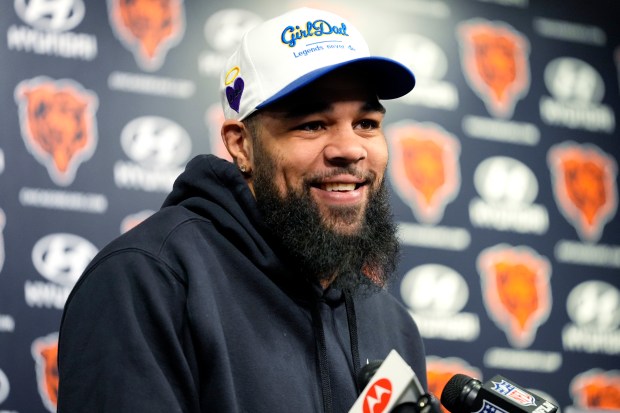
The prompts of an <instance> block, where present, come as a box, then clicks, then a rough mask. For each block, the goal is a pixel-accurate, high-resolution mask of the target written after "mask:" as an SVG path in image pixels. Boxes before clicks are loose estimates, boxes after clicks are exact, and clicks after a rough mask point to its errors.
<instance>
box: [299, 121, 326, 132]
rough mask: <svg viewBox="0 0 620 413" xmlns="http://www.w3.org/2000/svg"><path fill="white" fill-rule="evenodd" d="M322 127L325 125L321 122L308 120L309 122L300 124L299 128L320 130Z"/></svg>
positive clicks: (307, 130)
mask: <svg viewBox="0 0 620 413" xmlns="http://www.w3.org/2000/svg"><path fill="white" fill-rule="evenodd" d="M322 127H323V125H322V124H321V122H308V123H304V124H302V125H299V126H298V128H297V129H299V130H303V131H306V132H316V131H318V130H321V128H322Z"/></svg>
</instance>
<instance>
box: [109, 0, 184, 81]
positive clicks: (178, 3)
mask: <svg viewBox="0 0 620 413" xmlns="http://www.w3.org/2000/svg"><path fill="white" fill-rule="evenodd" d="M108 11H109V17H110V25H111V26H112V29H113V31H114V33H115V35H116V37H117V38H118V39H119V40H120V41H121V43H122V44H123V45H124V46H125V47H126V48H127V49H129V50H130V51H132V53H133V54H134V57H135V59H136V62H137V63H138V66H140V68H142V69H143V70H147V71H155V70H157V69H159V68H160V67H161V66H162V64H163V63H164V60H165V56H166V54H167V53H168V50H170V49H171V48H172V47H174V46H176V45H177V44H178V43H179V42H180V41H181V38H182V37H183V33H184V32H185V17H184V6H183V0H108Z"/></svg>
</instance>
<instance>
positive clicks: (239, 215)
mask: <svg viewBox="0 0 620 413" xmlns="http://www.w3.org/2000/svg"><path fill="white" fill-rule="evenodd" d="M175 206H178V207H183V208H186V209H188V210H190V211H192V212H193V213H195V214H197V215H199V216H201V217H203V218H205V219H207V220H209V221H210V222H211V223H212V224H213V225H214V226H215V227H216V228H217V229H218V231H219V232H220V233H221V234H222V235H223V236H224V237H225V238H226V239H228V240H230V242H231V243H233V244H234V245H235V247H236V248H237V249H239V250H240V251H241V252H242V253H243V254H244V255H245V256H246V257H247V258H249V259H250V260H251V261H252V262H253V263H254V264H255V265H256V266H257V267H258V268H259V269H261V270H262V271H263V272H264V273H265V274H267V275H268V276H269V278H271V279H273V280H274V281H275V282H277V283H278V284H279V285H280V286H281V287H283V288H285V289H287V290H289V293H293V290H295V291H297V293H296V294H294V295H296V296H298V297H301V296H303V297H308V292H310V291H316V289H314V288H312V287H311V286H310V285H309V283H308V282H307V281H305V280H302V279H301V278H300V277H299V274H297V273H296V272H295V271H294V270H293V269H294V268H295V265H294V263H292V262H291V261H290V259H289V258H288V257H289V256H288V253H287V252H286V251H285V250H284V249H283V248H281V247H280V243H279V241H278V240H277V239H276V238H274V237H273V235H272V234H271V231H269V229H268V228H267V226H266V225H265V223H264V222H263V219H262V217H261V214H260V212H259V211H258V207H257V205H256V199H255V198H254V195H252V192H251V191H250V188H249V186H248V184H247V182H246V181H245V179H244V178H243V176H242V175H241V172H240V171H239V170H238V168H237V167H236V166H235V165H234V164H232V163H231V162H229V161H227V160H224V159H221V158H218V157H217V156H214V155H198V156H196V157H195V158H193V159H192V160H191V161H190V162H189V163H188V164H187V166H186V168H185V171H184V172H183V173H182V174H181V175H179V177H178V178H177V179H176V181H175V182H174V186H173V189H172V191H171V192H170V194H169V195H168V197H167V198H166V199H165V201H164V203H163V204H162V208H166V207H175ZM313 295H314V294H313Z"/></svg>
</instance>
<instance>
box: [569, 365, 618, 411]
mask: <svg viewBox="0 0 620 413" xmlns="http://www.w3.org/2000/svg"><path fill="white" fill-rule="evenodd" d="M570 393H571V397H572V398H573V403H574V405H575V406H577V407H581V408H584V409H601V410H610V411H611V410H619V409H620V370H609V371H605V370H601V369H592V370H588V371H586V372H584V373H581V374H579V375H577V376H576V377H575V378H574V379H573V380H572V382H571V384H570Z"/></svg>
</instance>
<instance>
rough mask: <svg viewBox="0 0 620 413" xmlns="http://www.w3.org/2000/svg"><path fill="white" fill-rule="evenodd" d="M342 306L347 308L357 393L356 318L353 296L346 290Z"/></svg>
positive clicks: (358, 364) (358, 351)
mask: <svg viewBox="0 0 620 413" xmlns="http://www.w3.org/2000/svg"><path fill="white" fill-rule="evenodd" d="M344 306H345V308H346V310H347V323H348V325H349V340H350V341H351V357H352V359H353V379H354V380H355V387H356V388H357V392H358V393H359V392H360V391H361V389H360V388H359V383H358V376H359V372H360V350H359V344H358V342H357V318H356V317H355V305H354V304H353V297H351V294H350V293H349V292H348V291H345V292H344Z"/></svg>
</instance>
